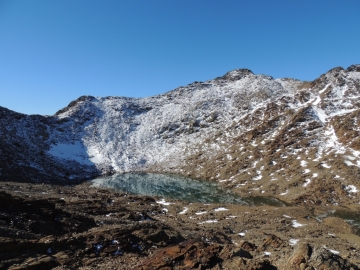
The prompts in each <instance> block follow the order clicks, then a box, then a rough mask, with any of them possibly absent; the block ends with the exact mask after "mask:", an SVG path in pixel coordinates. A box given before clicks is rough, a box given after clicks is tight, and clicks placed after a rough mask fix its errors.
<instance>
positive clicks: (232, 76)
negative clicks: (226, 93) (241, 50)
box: [218, 68, 254, 81]
mask: <svg viewBox="0 0 360 270" xmlns="http://www.w3.org/2000/svg"><path fill="white" fill-rule="evenodd" d="M248 75H254V73H253V72H252V71H251V70H250V69H247V68H241V69H234V70H231V71H229V72H228V73H226V74H225V75H224V76H222V77H219V78H218V79H223V80H229V81H237V80H240V79H242V78H244V77H246V76H248Z"/></svg>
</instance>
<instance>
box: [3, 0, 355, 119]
mask: <svg viewBox="0 0 360 270" xmlns="http://www.w3.org/2000/svg"><path fill="white" fill-rule="evenodd" d="M359 63H360V1H359V0H344V1H340V0H336V1H335V0H301V1H292V0H291V1H289V0H257V1H249V0H246V1H245V0H244V1H242V0H234V1H232V0H226V1H222V0H217V1H215V0H151V1H150V0H126V1H125V0H124V1H123V0H106V1H101V0H96V1H94V0H54V1H53V0H0V106H3V107H6V108H9V109H11V110H14V111H18V112H22V113H27V114H47V115H52V114H54V113H55V112H56V111H57V110H59V109H61V108H63V107H65V106H66V105H67V104H68V103H69V102H70V101H72V100H74V99H76V98H78V97H79V96H81V95H93V96H128V97H145V96H152V95H156V94H161V93H164V92H167V91H169V90H172V89H175V88H176V87H179V86H183V85H187V84H189V83H192V82H193V81H205V80H208V79H213V78H215V77H217V76H221V75H223V74H225V73H226V72H227V71H230V70H232V69H235V68H249V69H251V70H252V71H253V72H254V73H256V74H267V75H271V76H273V77H275V78H280V77H293V78H297V79H301V80H313V79H315V78H317V77H318V76H319V75H320V74H322V73H324V72H326V71H328V70H329V69H331V68H333V67H336V66H343V67H348V66H349V65H351V64H359Z"/></svg>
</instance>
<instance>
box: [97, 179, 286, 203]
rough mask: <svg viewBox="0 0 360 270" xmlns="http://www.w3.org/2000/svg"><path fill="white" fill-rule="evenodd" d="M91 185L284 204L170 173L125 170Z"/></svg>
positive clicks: (220, 200)
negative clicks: (246, 195)
mask: <svg viewBox="0 0 360 270" xmlns="http://www.w3.org/2000/svg"><path fill="white" fill-rule="evenodd" d="M91 182H92V183H93V185H95V186H99V187H106V188H113V189H115V190H120V191H124V192H129V193H133V194H140V195H148V196H159V197H164V198H171V199H178V200H184V201H189V202H201V203H230V204H241V205H254V206H256V205H271V206H285V204H284V203H283V202H281V201H280V200H277V199H275V198H271V197H251V198H242V197H241V196H240V195H238V194H236V193H233V192H230V191H227V190H225V189H223V188H222V187H220V186H219V185H218V184H216V183H213V182H209V181H200V180H196V179H191V178H188V177H183V176H179V175H172V174H155V173H125V174H115V175H112V176H107V177H100V178H96V179H94V180H91Z"/></svg>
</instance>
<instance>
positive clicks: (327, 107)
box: [0, 65, 360, 204]
mask: <svg viewBox="0 0 360 270" xmlns="http://www.w3.org/2000/svg"><path fill="white" fill-rule="evenodd" d="M359 97H360V65H353V66H350V67H349V68H347V69H343V68H334V69H332V70H330V71H329V72H327V73H325V74H323V75H321V76H320V77H319V78H318V79H316V80H314V81H312V82H303V81H299V80H295V79H274V78H272V77H270V76H265V75H255V74H254V73H252V72H251V71H250V70H247V69H238V70H233V71H230V72H228V73H227V74H225V75H224V76H222V77H218V78H215V79H214V80H209V81H206V82H194V83H192V84H189V85H187V86H184V87H179V88H177V89H175V90H173V91H170V92H167V93H165V94H163V95H158V96H154V97H149V98H125V97H101V98H97V97H91V96H83V97H80V98H79V99H77V100H75V101H73V102H71V103H70V104H69V105H68V106H67V107H66V108H64V109H62V110H60V111H59V112H57V113H56V114H55V115H54V116H39V115H23V114H19V113H15V112H13V111H10V110H7V109H5V108H0V136H1V140H0V163H1V164H0V168H1V170H0V174H1V176H0V177H1V179H2V180H6V179H8V180H11V179H12V180H15V179H16V180H28V181H29V180H31V181H38V182H39V181H46V182H52V181H69V180H71V181H76V180H79V179H84V178H90V177H93V176H95V175H99V174H105V173H113V172H130V171H157V172H172V173H178V174H183V175H188V176H192V177H196V178H201V179H208V180H217V181H219V182H220V183H222V184H223V185H224V186H226V187H228V188H231V189H233V190H234V191H236V192H239V193H242V194H250V195H252V194H255V195H257V194H263V195H268V196H269V195H271V196H278V197H279V198H283V197H281V196H286V198H287V200H291V201H294V202H297V203H314V204H339V203H343V202H359V201H360V198H359V196H358V189H360V183H359V182H358V181H359V180H358V179H360V177H359V167H360V161H359V157H360V136H359V132H360V127H359V113H360V110H359V108H360V101H359V100H360V99H359ZM320 189H323V190H324V192H320ZM317 190H319V193H317ZM281 194H283V195H281ZM314 194H315V195H314Z"/></svg>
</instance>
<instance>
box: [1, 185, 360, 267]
mask: <svg viewBox="0 0 360 270" xmlns="http://www.w3.org/2000/svg"><path fill="white" fill-rule="evenodd" d="M331 208H332V209H333V208H334V207H331ZM335 208H336V209H337V210H340V211H343V209H341V208H340V207H335ZM329 210H330V208H329V207H327V208H326V207H318V206H315V207H309V208H306V207H298V206H292V207H269V206H258V207H249V206H239V205H226V204H220V205H219V204H202V203H186V202H181V201H176V200H174V201H169V200H167V201H165V200H164V199H160V198H152V197H147V196H145V197H144V196H137V195H131V194H126V193H121V192H115V191H113V190H104V189H99V188H92V187H89V184H88V183H83V184H79V185H75V186H59V185H49V184H45V185H42V184H28V183H14V182H0V269H11V270H25V269H54V270H65V269H66V270H70V269H82V270H85V269H86V270H90V269H124V270H127V269H138V270H141V269H142V270H146V269H147V270H151V269H162V270H165V269H168V270H170V269H174V270H175V269H177V270H179V269H184V270H185V269H213V270H221V269H223V270H231V269H244V270H254V269H257V270H276V269H279V270H300V269H307V270H315V269H332V270H358V269H359V265H360V253H359V252H358V251H359V245H360V237H359V236H358V235H355V234H353V233H354V232H355V231H353V228H351V226H350V225H349V224H347V223H346V222H345V221H344V220H343V219H340V218H338V217H334V216H326V214H329ZM358 210H359V208H358ZM355 213H356V212H355ZM357 213H359V212H357Z"/></svg>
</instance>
